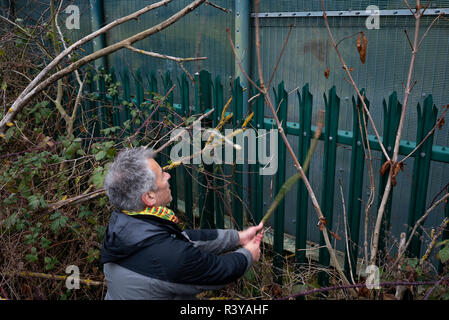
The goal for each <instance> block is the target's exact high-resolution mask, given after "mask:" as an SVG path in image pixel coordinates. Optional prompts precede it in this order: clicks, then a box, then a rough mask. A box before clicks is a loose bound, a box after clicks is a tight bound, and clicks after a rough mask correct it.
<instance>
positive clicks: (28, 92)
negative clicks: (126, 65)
mask: <svg viewBox="0 0 449 320" xmlns="http://www.w3.org/2000/svg"><path fill="white" fill-rule="evenodd" d="M171 1H172V0H164V1H160V2H157V3H155V4H152V5H149V6H147V7H145V8H143V9H141V10H139V11H137V12H135V13H133V14H130V15H128V16H126V17H123V18H120V19H117V20H115V21H113V22H112V23H110V24H108V25H107V26H105V27H103V28H101V29H99V30H97V31H95V32H93V33H91V34H90V35H88V36H86V37H84V38H83V39H81V40H79V41H77V42H75V43H74V44H73V45H71V46H70V47H68V48H67V49H65V50H64V51H63V52H62V53H61V54H59V55H58V56H57V57H56V58H55V59H54V60H53V61H52V62H50V63H49V64H48V65H47V66H46V67H45V68H44V69H43V70H42V71H41V72H40V73H39V75H38V76H37V77H36V78H34V80H33V81H32V82H31V83H30V84H29V85H28V86H27V87H26V88H25V90H24V91H23V92H22V93H21V94H20V95H19V97H18V98H17V99H16V101H15V102H14V104H13V105H12V107H11V108H10V109H9V112H8V113H7V114H6V115H5V116H4V117H3V119H2V120H1V121H0V136H1V135H3V134H4V132H5V130H6V123H8V122H12V121H13V120H14V118H15V116H16V115H17V113H19V112H20V111H21V110H22V108H23V107H24V106H25V104H26V103H27V102H29V101H30V100H31V98H32V97H34V96H35V95H36V94H37V93H39V92H41V91H42V90H43V89H45V88H46V87H47V86H48V85H50V84H52V83H53V82H55V81H57V80H58V79H60V78H62V77H64V76H66V75H68V74H70V73H71V72H73V71H74V70H77V69H79V68H81V67H82V66H84V65H86V64H87V63H89V62H91V61H94V60H96V59H98V58H100V57H102V56H105V55H108V54H110V53H113V52H115V51H117V50H119V49H121V48H123V47H125V45H130V44H132V43H134V42H136V41H139V40H142V39H144V38H146V37H148V36H150V35H152V34H155V33H157V32H159V31H161V30H163V29H165V28H167V27H168V26H170V25H171V24H173V23H175V22H176V21H178V20H179V19H180V18H182V17H183V16H185V15H186V14H188V13H190V12H191V11H192V10H194V9H195V8H197V7H198V6H199V5H201V4H202V3H203V2H204V0H197V1H194V2H192V3H191V4H189V5H188V6H186V7H185V8H184V9H182V10H180V11H179V12H177V13H176V14H174V15H172V16H171V17H170V18H168V19H167V20H165V21H163V22H161V23H159V24H158V25H156V26H154V27H152V28H150V29H147V30H145V31H143V32H140V33H138V34H136V35H134V36H132V37H129V38H127V39H125V40H123V41H120V42H118V43H116V44H114V45H111V46H108V47H106V48H104V49H102V50H100V51H97V52H94V53H92V54H90V55H88V56H86V57H84V58H82V59H80V60H78V61H77V62H75V63H72V64H71V65H70V66H68V67H66V68H65V69H63V70H61V71H59V72H57V73H55V74H53V75H52V76H50V77H49V78H48V79H46V80H45V81H42V80H43V79H44V77H45V76H46V75H47V74H48V73H49V72H50V71H51V70H52V69H54V67H56V66H57V65H58V64H59V63H60V62H61V61H62V59H63V58H64V57H66V56H67V55H68V54H69V53H70V52H72V51H73V50H75V49H76V48H78V47H80V46H81V45H83V44H84V43H86V42H88V41H90V40H92V39H94V38H96V37H98V36H99V35H101V34H103V33H105V32H106V31H108V30H110V29H112V28H113V27H115V26H117V25H119V24H122V23H124V22H126V21H129V20H131V19H137V18H138V17H139V16H140V15H142V14H143V13H145V12H147V11H150V10H153V9H155V8H158V7H160V6H162V5H166V4H168V3H169V2H171ZM41 81H42V82H41ZM39 83H40V84H39Z"/></svg>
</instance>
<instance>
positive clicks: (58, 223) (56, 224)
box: [50, 216, 69, 233]
mask: <svg viewBox="0 0 449 320" xmlns="http://www.w3.org/2000/svg"><path fill="white" fill-rule="evenodd" d="M68 220H69V219H68V218H67V217H64V216H60V217H59V218H57V219H55V220H54V221H53V223H52V224H51V226H50V228H51V230H52V231H53V232H54V233H57V232H58V231H59V230H60V229H61V228H62V227H64V226H65V225H66V223H67V221H68Z"/></svg>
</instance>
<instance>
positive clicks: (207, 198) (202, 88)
mask: <svg viewBox="0 0 449 320" xmlns="http://www.w3.org/2000/svg"><path fill="white" fill-rule="evenodd" d="M197 83H198V84H199V88H198V91H197V92H198V100H197V101H198V103H199V104H198V105H197V106H196V107H197V113H205V111H206V110H207V109H210V108H211V106H212V80H211V74H210V73H209V72H207V71H205V70H202V71H200V74H199V81H197ZM211 124H212V122H211V120H210V119H205V120H203V121H202V128H206V127H208V128H210V126H211ZM201 140H202V141H201V149H203V148H204V145H205V141H203V139H201ZM212 174H213V165H206V164H204V163H203V169H202V170H200V172H199V175H200V176H199V181H200V187H199V189H200V194H199V210H200V225H201V228H204V229H210V228H214V227H215V222H214V212H215V209H214V192H213V190H214V186H213V180H214V179H212V178H211V175H212Z"/></svg>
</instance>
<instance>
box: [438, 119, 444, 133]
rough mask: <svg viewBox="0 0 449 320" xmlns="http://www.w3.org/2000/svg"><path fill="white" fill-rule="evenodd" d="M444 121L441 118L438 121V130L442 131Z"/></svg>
mask: <svg viewBox="0 0 449 320" xmlns="http://www.w3.org/2000/svg"><path fill="white" fill-rule="evenodd" d="M445 122H446V121H445V120H444V118H441V119H440V121H438V130H441V129H443V126H444V123H445Z"/></svg>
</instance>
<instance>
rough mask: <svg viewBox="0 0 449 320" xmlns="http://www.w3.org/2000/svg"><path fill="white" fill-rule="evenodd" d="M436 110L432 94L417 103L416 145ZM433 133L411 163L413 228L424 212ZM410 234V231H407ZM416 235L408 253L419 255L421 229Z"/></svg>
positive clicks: (432, 124)
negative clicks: (420, 102) (422, 103)
mask: <svg viewBox="0 0 449 320" xmlns="http://www.w3.org/2000/svg"><path fill="white" fill-rule="evenodd" d="M437 114H438V110H437V108H436V107H435V105H434V104H433V99H432V95H429V96H427V98H426V99H425V100H424V105H423V108H422V110H421V106H420V104H419V103H418V130H417V134H416V144H417V145H418V144H419V143H420V142H421V141H422V140H423V139H424V137H425V136H426V135H427V133H428V132H430V130H432V128H433V126H434V125H435V121H436V119H437ZM432 144H433V133H432V134H431V135H430V137H429V138H428V139H427V140H426V141H425V142H424V143H423V145H422V146H421V147H420V148H419V149H418V150H417V151H416V152H415V162H414V164H413V179H412V181H413V182H412V191H411V197H410V211H409V221H408V225H409V227H411V228H413V226H414V225H415V223H416V221H418V219H419V218H421V216H422V215H423V214H424V213H425V212H426V196H427V185H428V182H429V170H430V156H431V152H432ZM408 233H409V234H410V232H408ZM417 233H418V235H414V236H413V238H412V242H411V243H410V246H409V252H408V253H409V254H411V255H413V256H415V257H419V256H420V249H421V240H420V239H419V238H420V236H421V234H422V229H418V230H417Z"/></svg>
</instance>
